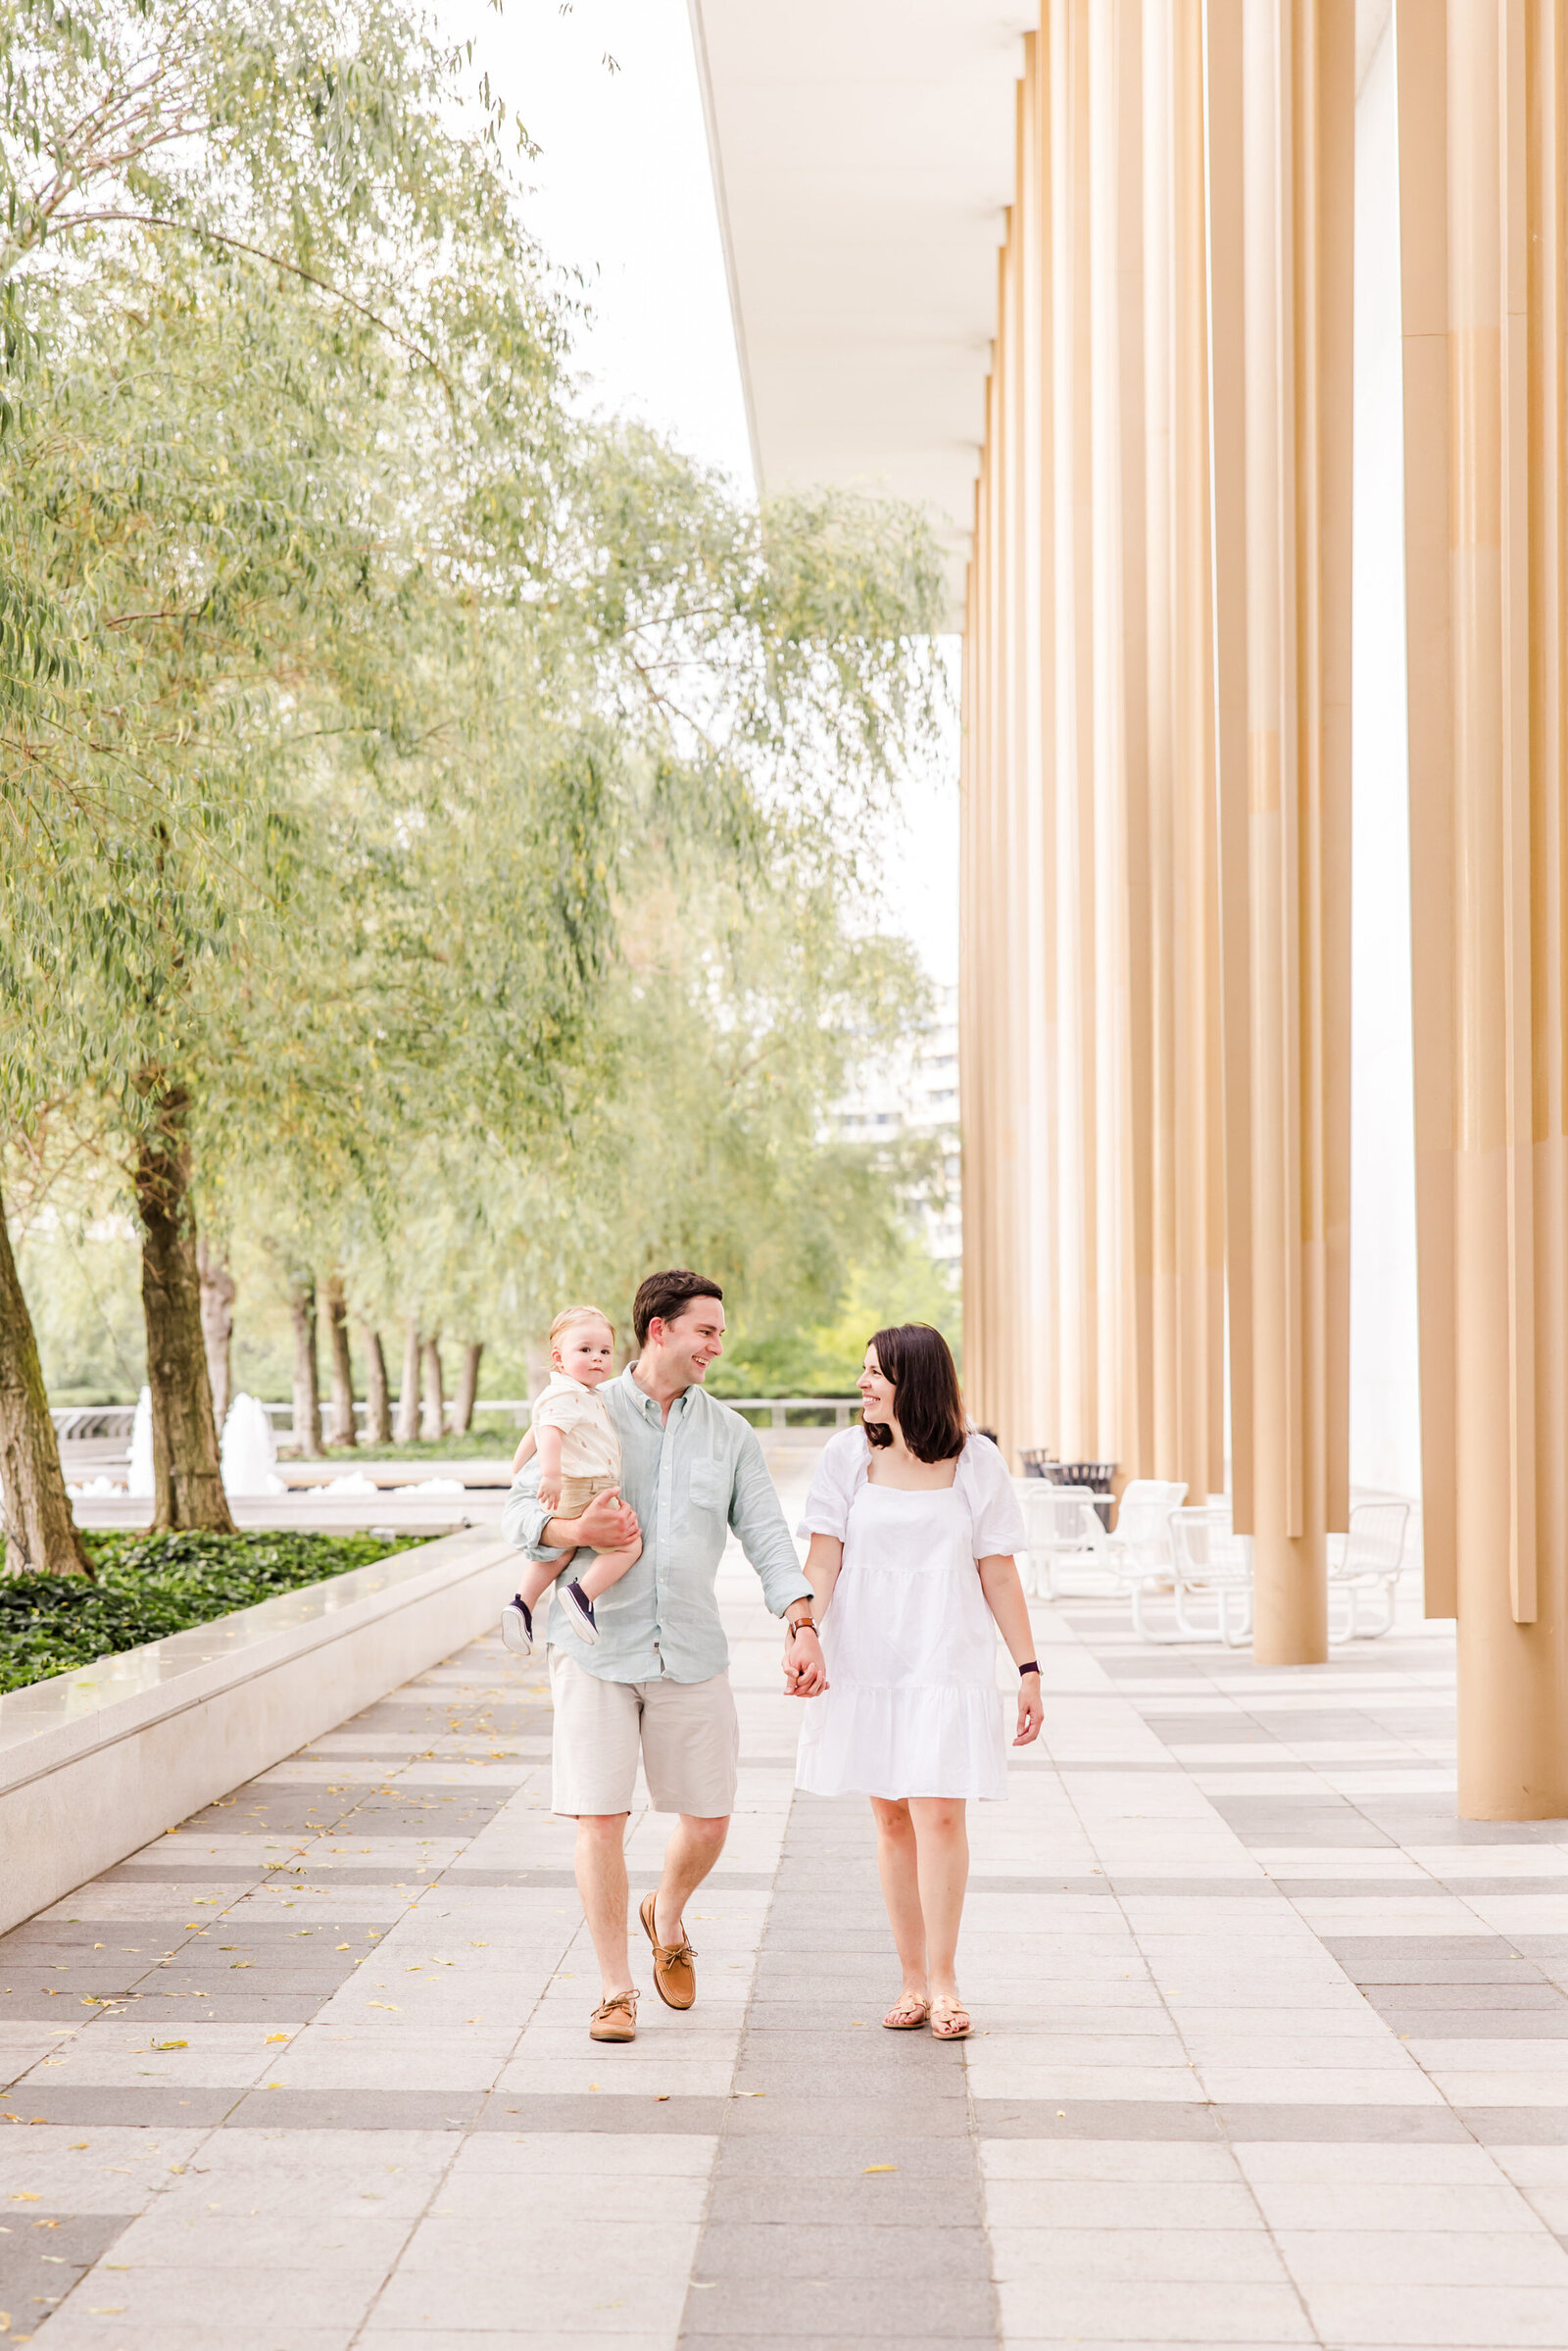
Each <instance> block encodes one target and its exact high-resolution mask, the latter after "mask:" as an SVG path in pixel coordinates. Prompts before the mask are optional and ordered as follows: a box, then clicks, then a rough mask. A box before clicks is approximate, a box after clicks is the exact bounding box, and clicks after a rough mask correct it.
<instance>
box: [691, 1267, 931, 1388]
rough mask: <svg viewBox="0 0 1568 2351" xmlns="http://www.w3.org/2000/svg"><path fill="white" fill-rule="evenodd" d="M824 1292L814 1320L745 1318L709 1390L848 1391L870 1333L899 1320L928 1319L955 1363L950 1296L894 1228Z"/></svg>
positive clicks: (714, 1369) (917, 1320)
mask: <svg viewBox="0 0 1568 2351" xmlns="http://www.w3.org/2000/svg"><path fill="white" fill-rule="evenodd" d="M829 1297H830V1298H832V1299H833V1302H834V1305H835V1308H836V1310H835V1311H833V1312H832V1313H831V1315H830V1316H829V1317H828V1318H826V1319H824V1320H821V1321H815V1322H813V1321H809V1320H807V1321H804V1322H792V1321H790V1320H788V1319H787V1318H784V1317H775V1318H774V1319H772V1320H771V1321H764V1322H762V1323H761V1324H760V1327H754V1326H753V1325H752V1324H751V1323H750V1322H748V1323H747V1324H746V1325H745V1326H744V1327H743V1328H742V1330H741V1332H740V1334H739V1337H738V1339H737V1341H736V1344H735V1345H734V1346H733V1347H726V1348H725V1352H724V1357H723V1360H722V1361H721V1362H720V1363H718V1364H715V1366H714V1368H713V1370H712V1371H711V1373H710V1374H709V1378H708V1385H709V1387H710V1388H711V1389H712V1391H713V1393H714V1395H715V1396H849V1395H851V1394H852V1393H853V1391H854V1388H855V1383H856V1380H857V1379H858V1376H859V1371H860V1366H861V1364H862V1363H863V1362H864V1360H865V1346H866V1341H867V1340H868V1339H869V1338H870V1336H871V1334H872V1332H873V1331H878V1330H885V1329H886V1328H887V1327H888V1326H889V1325H890V1324H892V1323H900V1322H928V1323H932V1324H934V1325H935V1327H936V1329H937V1330H939V1331H941V1332H942V1333H943V1335H944V1337H945V1338H946V1339H947V1341H948V1344H949V1346H950V1347H952V1348H953V1351H954V1353H955V1354H956V1355H957V1356H959V1357H960V1365H961V1351H962V1350H961V1347H960V1343H959V1307H958V1299H957V1297H956V1294H955V1291H954V1288H953V1285H952V1283H951V1282H950V1281H949V1280H948V1278H947V1275H946V1274H945V1273H944V1272H943V1271H942V1269H941V1267H940V1266H937V1265H933V1263H932V1262H931V1259H930V1258H929V1257H928V1256H927V1255H926V1253H925V1250H924V1249H922V1248H921V1247H920V1246H919V1244H918V1243H917V1242H915V1241H914V1240H912V1239H911V1238H910V1237H909V1236H908V1235H907V1233H897V1232H896V1233H895V1234H894V1235H893V1236H892V1239H891V1246H889V1247H887V1248H885V1249H881V1250H879V1251H877V1252H876V1253H875V1254H873V1255H868V1256H866V1257H863V1258H861V1259H859V1260H858V1261H855V1262H853V1263H852V1264H851V1265H850V1266H849V1267H848V1269H847V1274H846V1278H845V1279H844V1280H843V1282H842V1284H841V1285H839V1286H838V1287H837V1289H836V1290H835V1291H833V1292H830V1293H829Z"/></svg>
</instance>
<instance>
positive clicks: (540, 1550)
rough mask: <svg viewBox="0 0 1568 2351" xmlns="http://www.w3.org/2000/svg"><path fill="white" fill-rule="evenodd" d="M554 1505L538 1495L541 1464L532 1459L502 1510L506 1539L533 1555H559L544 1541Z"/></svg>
mask: <svg viewBox="0 0 1568 2351" xmlns="http://www.w3.org/2000/svg"><path fill="white" fill-rule="evenodd" d="M550 1510H551V1505H550V1504H549V1503H548V1502H542V1501H541V1500H540V1499H539V1464H538V1462H537V1460H535V1461H531V1462H530V1463H529V1464H528V1467H527V1468H526V1469H525V1470H524V1471H523V1472H522V1474H521V1476H520V1477H517V1478H515V1479H514V1480H513V1483H512V1491H511V1492H510V1494H508V1495H507V1498H506V1501H505V1502H504V1503H503V1505H502V1510H501V1533H502V1536H503V1538H504V1539H505V1540H506V1542H508V1543H515V1545H516V1547H517V1549H518V1550H519V1551H526V1552H527V1554H528V1557H529V1558H530V1559H556V1558H559V1557H560V1555H561V1554H560V1552H559V1551H558V1550H554V1549H552V1548H551V1546H550V1544H549V1543H546V1542H545V1541H544V1532H545V1528H546V1526H547V1525H548V1524H549V1520H550Z"/></svg>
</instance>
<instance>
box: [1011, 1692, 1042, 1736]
mask: <svg viewBox="0 0 1568 2351" xmlns="http://www.w3.org/2000/svg"><path fill="white" fill-rule="evenodd" d="M1045 1719H1046V1709H1045V1705H1044V1702H1043V1701H1042V1699H1041V1695H1040V1676H1039V1675H1038V1674H1025V1675H1024V1676H1023V1677H1022V1679H1021V1680H1020V1682H1019V1684H1018V1732H1017V1737H1016V1738H1015V1739H1013V1742H1012V1743H1013V1745H1014V1746H1015V1747H1027V1746H1029V1745H1031V1744H1032V1743H1033V1741H1034V1740H1035V1739H1038V1738H1039V1737H1040V1726H1041V1724H1042V1723H1043V1722H1044V1721H1045Z"/></svg>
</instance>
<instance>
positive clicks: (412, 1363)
mask: <svg viewBox="0 0 1568 2351" xmlns="http://www.w3.org/2000/svg"><path fill="white" fill-rule="evenodd" d="M395 1434H396V1437H397V1441H398V1443H399V1445H412V1444H413V1443H414V1441H415V1439H416V1438H417V1436H418V1434H419V1318H418V1316H417V1314H411V1315H410V1316H409V1327H408V1331H407V1334H406V1335H405V1338H404V1341H403V1385H402V1387H401V1388H400V1389H399V1390H398V1417H397V1424H396V1430H395Z"/></svg>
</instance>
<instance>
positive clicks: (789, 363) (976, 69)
mask: <svg viewBox="0 0 1568 2351" xmlns="http://www.w3.org/2000/svg"><path fill="white" fill-rule="evenodd" d="M691 9H692V24H693V30H694V34H695V38H696V45H697V59H698V70H699V73H700V74H701V77H702V82H703V99H704V105H705V107H706V110H707V115H708V131H709V141H710V145H711V152H712V163H713V180H714V187H715V191H716V194H717V198H718V210H719V220H720V225H721V228H722V232H723V237H724V249H725V256H726V261H727V266H728V269H729V283H730V301H731V304H732V307H733V310H734V316H735V339H736V343H737V345H738V348H739V352H740V364H741V374H742V378H743V380H744V384H745V390H746V403H747V414H748V417H749V421H750V425H751V434H752V452H753V456H754V458H755V460H756V465H757V472H758V479H759V481H760V484H761V486H762V487H763V489H764V490H766V491H770V492H771V491H778V490H786V489H791V488H798V487H804V486H806V485H809V484H816V483H833V484H838V485H842V486H846V487H851V488H856V489H862V490H868V491H877V492H882V493H891V494H893V495H895V496H898V497H901V498H908V499H912V500H914V501H915V502H916V503H917V504H919V505H921V506H923V507H924V508H926V509H927V510H928V511H929V512H930V514H931V515H932V518H933V520H934V521H935V523H936V525H937V527H938V529H939V530H940V531H941V533H942V536H943V539H944V541H945V542H946V543H947V545H948V546H949V548H950V549H951V551H952V555H953V583H954V592H955V604H956V607H961V599H962V578H963V565H964V563H965V562H966V560H967V557H968V553H969V547H970V543H971V540H972V537H973V527H974V483H975V478H976V475H977V473H978V471H979V465H980V446H981V442H982V439H983V437H984V430H985V385H986V375H987V371H988V369H989V367H990V365H991V344H992V338H993V336H994V334H995V332H996V324H997V249H998V247H999V245H1000V244H1001V242H1002V239H1003V235H1004V233H1005V225H1006V223H1005V208H1006V206H1007V205H1008V204H1009V203H1010V201H1011V198H1012V186H1013V144H1014V135H1015V106H1016V95H1015V89H1016V83H1017V79H1018V76H1019V74H1020V73H1021V72H1022V69H1023V48H1022V35H1023V33H1024V31H1025V30H1027V29H1028V27H1029V26H1030V25H1032V24H1034V23H1035V22H1036V19H1037V15H1038V8H1037V7H1033V8H1031V7H1024V6H1021V5H1018V4H1017V0H1013V4H1012V5H1007V4H1006V0H990V4H989V5H987V4H979V5H977V4H976V0H969V4H968V5H965V4H964V0H789V5H787V6H783V7H781V6H779V5H777V0H773V4H772V5H763V4H762V0H691Z"/></svg>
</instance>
